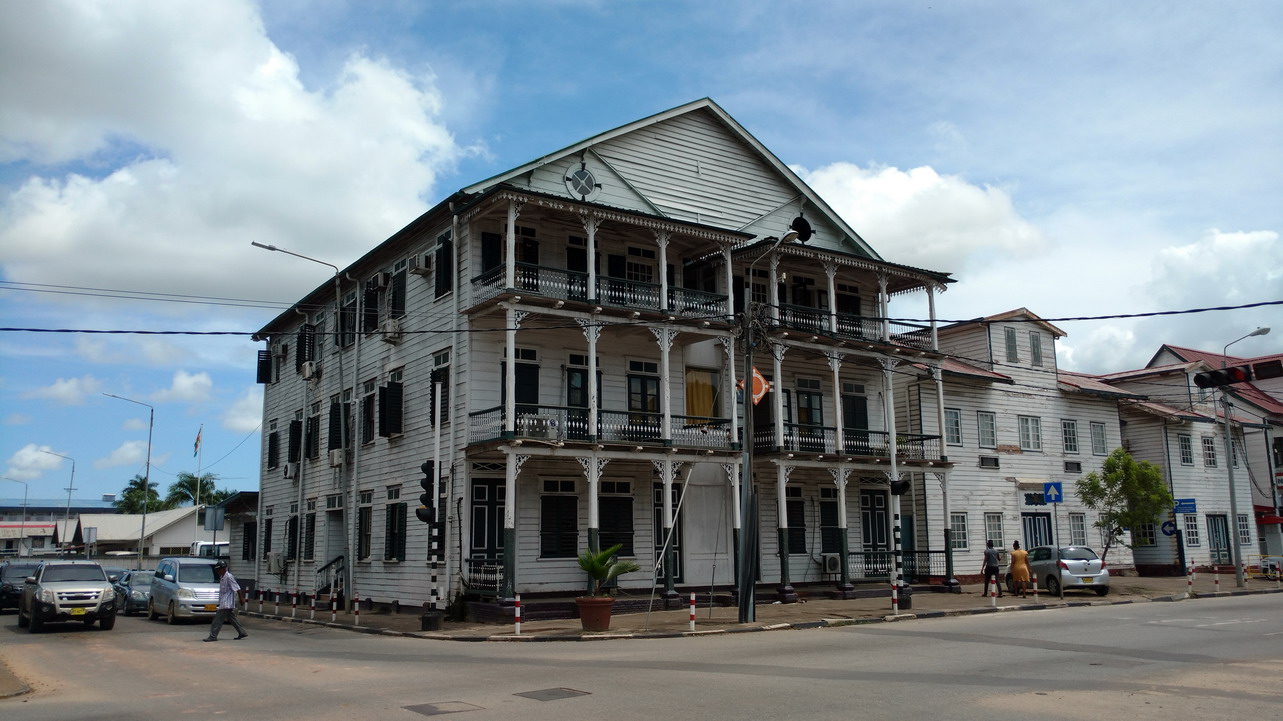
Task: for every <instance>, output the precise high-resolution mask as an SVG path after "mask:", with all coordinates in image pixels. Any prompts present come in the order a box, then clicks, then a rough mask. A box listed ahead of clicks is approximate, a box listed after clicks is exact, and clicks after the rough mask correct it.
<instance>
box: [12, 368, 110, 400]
mask: <svg viewBox="0 0 1283 721" xmlns="http://www.w3.org/2000/svg"><path fill="white" fill-rule="evenodd" d="M101 389H102V382H101V381H99V380H98V379H97V378H94V377H93V376H89V375H86V376H81V377H80V378H59V379H58V380H56V381H54V382H53V384H52V385H48V386H45V387H44V388H37V389H35V390H33V391H29V392H28V393H26V394H25V395H24V397H26V398H47V399H49V400H52V401H55V402H57V403H60V404H62V405H64V406H78V405H83V404H84V402H85V398H86V397H87V396H91V395H94V394H96V393H99V392H100V391H101Z"/></svg>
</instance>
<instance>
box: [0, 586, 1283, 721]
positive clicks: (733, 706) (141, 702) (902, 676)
mask: <svg viewBox="0 0 1283 721" xmlns="http://www.w3.org/2000/svg"><path fill="white" fill-rule="evenodd" d="M14 621H15V617H14V616H13V615H12V614H8V615H6V616H3V617H0V660H3V661H4V662H5V663H6V664H7V665H8V666H9V667H10V668H11V669H12V670H13V671H14V672H15V673H16V674H17V675H18V676H19V677H20V678H22V679H23V680H24V681H26V682H27V683H28V684H29V685H31V686H32V689H33V690H32V692H31V693H29V694H26V695H23V696H18V697H14V698H9V699H3V700H0V718H3V719H5V721H27V720H31V721H38V720H43V719H49V720H50V721H73V720H76V719H94V720H95V721H105V720H108V719H130V720H132V721H139V720H145V719H166V720H167V721H173V720H174V719H181V718H200V719H208V718H212V717H221V718H227V719H254V720H255V721H261V719H273V721H276V720H280V719H315V720H317V721H323V720H326V719H335V720H338V719H344V720H351V719H380V720H385V719H386V720H391V721H395V720H397V719H406V720H413V719H422V718H424V716H425V715H436V714H442V713H463V714H464V715H463V716H459V717H458V718H459V719H460V720H461V721H484V720H485V719H505V720H510V719H515V718H520V719H523V721H524V720H527V719H528V720H530V721H542V720H543V719H566V718H574V719H586V718H610V719H616V718H618V719H646V720H647V721H653V719H655V718H699V719H723V718H727V719H731V718H733V719H771V720H772V721H775V720H778V719H781V718H786V719H795V718H807V719H852V718H857V719H862V720H863V719H927V718H935V719H958V720H961V721H969V720H971V719H976V720H979V719H984V720H985V721H994V720H995V719H997V720H1002V719H1021V720H1022V721H1023V720H1025V719H1029V718H1042V719H1098V718H1103V719H1114V718H1125V719H1128V720H1129V721H1132V720H1139V719H1184V718H1254V719H1264V718H1279V717H1281V716H1283V595H1279V594H1272V595H1254V596H1239V597H1233V598H1217V599H1207V600H1197V601H1182V602H1176V603H1137V604H1125V605H1114V606H1099V607H1083V608H1061V609H1053V610H1045V611H1021V612H1012V613H998V614H987V615H980V616H964V617H955V618H942V619H925V620H912V621H903V622H896V623H887V624H872V625H864V626H850V627H843V628H828V629H813V630H793V631H778V632H763V633H749V634H735V635H728V636H716V637H702V638H674V639H655V640H618V641H600V642H590V643H529V642H527V643H459V642H448V641H431V640H424V639H414V638H398V637H388V636H371V635H365V634H357V633H353V632H349V631H343V630H338V629H331V628H325V627H320V626H308V625H302V624H287V623H281V622H277V621H264V620H258V619H250V620H248V621H246V624H247V627H248V629H249V631H250V634H251V635H250V637H249V638H247V639H245V640H242V641H233V640H231V639H232V636H234V635H235V634H234V633H233V632H231V631H229V630H228V629H226V628H225V629H224V630H225V631H226V633H225V634H224V636H223V640H221V641H219V642H218V643H203V642H201V640H200V639H201V638H203V637H204V635H205V633H206V626H205V625H203V624H200V625H179V626H168V625H165V624H163V623H157V622H148V621H146V620H145V619H142V618H121V619H119V622H118V623H117V625H116V628H115V630H113V631H107V632H104V631H100V630H98V629H97V628H92V629H85V628H82V627H79V626H64V627H56V629H55V630H51V631H49V632H46V633H43V634H36V635H33V634H29V633H27V632H26V631H25V630H19V629H18V628H17V626H16V624H15V622H14Z"/></svg>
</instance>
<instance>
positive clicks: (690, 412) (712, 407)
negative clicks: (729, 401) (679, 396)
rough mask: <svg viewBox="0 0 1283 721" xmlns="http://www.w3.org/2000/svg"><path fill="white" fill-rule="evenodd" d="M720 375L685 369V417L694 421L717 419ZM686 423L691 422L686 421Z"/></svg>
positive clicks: (695, 369)
mask: <svg viewBox="0 0 1283 721" xmlns="http://www.w3.org/2000/svg"><path fill="white" fill-rule="evenodd" d="M720 377H721V374H719V373H718V372H717V371H712V370H704V369H703V368H687V369H686V415H687V416H688V417H691V418H694V419H705V418H717V417H718V415H719V414H720V413H721V410H722V409H721V403H720V402H719V401H720V400H721V399H720V393H719V391H720V390H721V380H720ZM687 422H688V423H689V422H691V421H689V420H688V421H687Z"/></svg>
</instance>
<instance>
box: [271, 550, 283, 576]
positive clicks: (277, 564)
mask: <svg viewBox="0 0 1283 721" xmlns="http://www.w3.org/2000/svg"><path fill="white" fill-rule="evenodd" d="M267 572H268V573H284V572H285V557H284V556H282V555H281V552H280V551H272V552H270V553H268V554H267Z"/></svg>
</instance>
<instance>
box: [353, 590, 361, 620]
mask: <svg viewBox="0 0 1283 721" xmlns="http://www.w3.org/2000/svg"><path fill="white" fill-rule="evenodd" d="M352 624H353V625H355V626H360V625H361V594H360V593H359V592H358V591H356V590H355V589H354V590H353V591H352Z"/></svg>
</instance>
